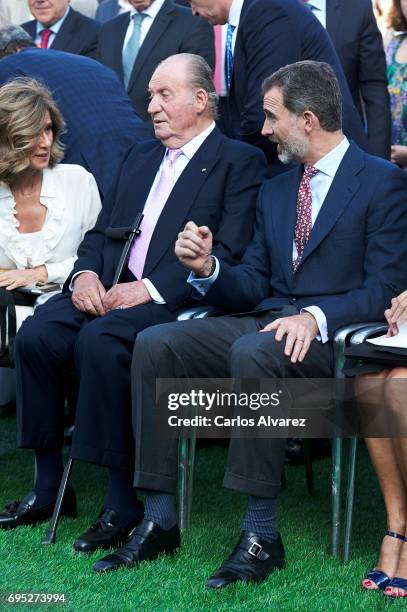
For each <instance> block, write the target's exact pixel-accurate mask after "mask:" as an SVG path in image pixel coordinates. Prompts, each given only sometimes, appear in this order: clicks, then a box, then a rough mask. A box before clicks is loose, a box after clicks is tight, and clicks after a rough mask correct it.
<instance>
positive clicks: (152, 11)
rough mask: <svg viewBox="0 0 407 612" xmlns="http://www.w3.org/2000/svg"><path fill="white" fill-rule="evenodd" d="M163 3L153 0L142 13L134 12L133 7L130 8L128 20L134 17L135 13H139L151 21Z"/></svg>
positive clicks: (162, 1)
mask: <svg viewBox="0 0 407 612" xmlns="http://www.w3.org/2000/svg"><path fill="white" fill-rule="evenodd" d="M164 2H165V0H154V2H152V3H151V4H150V6H149V7H148V8H146V9H145V10H144V11H136V9H135V8H134V6H132V7H131V9H130V18H131V17H133V15H136V14H137V13H141V14H142V15H147V16H148V17H150V18H151V19H155V18H156V17H157V13H158V12H159V11H160V8H161V7H162V5H163V4H164Z"/></svg>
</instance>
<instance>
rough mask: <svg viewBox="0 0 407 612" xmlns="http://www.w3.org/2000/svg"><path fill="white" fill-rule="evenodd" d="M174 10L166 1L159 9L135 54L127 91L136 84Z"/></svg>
mask: <svg viewBox="0 0 407 612" xmlns="http://www.w3.org/2000/svg"><path fill="white" fill-rule="evenodd" d="M174 11H175V7H173V6H171V3H170V2H168V1H167V2H165V3H164V4H163V6H162V7H161V9H160V10H159V12H158V14H157V16H156V18H155V19H154V21H153V23H152V25H151V27H150V29H149V31H148V33H147V36H146V37H145V39H144V41H143V44H142V45H141V47H140V50H139V52H138V54H137V57H136V61H135V62H134V66H133V70H132V73H131V76H130V81H129V86H128V91H131V89H132V87H133V86H134V85H135V84H136V80H137V77H138V75H139V73H140V71H141V69H142V67H143V65H144V62H145V61H146V59H147V58H148V57H149V56H150V55H151V52H152V50H153V48H154V47H155V45H156V44H157V43H158V42H159V40H160V38H161V36H162V35H163V34H164V32H165V30H166V29H167V27H168V25H169V23H170V22H171V20H172V13H174Z"/></svg>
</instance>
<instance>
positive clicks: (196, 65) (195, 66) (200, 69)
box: [159, 53, 219, 119]
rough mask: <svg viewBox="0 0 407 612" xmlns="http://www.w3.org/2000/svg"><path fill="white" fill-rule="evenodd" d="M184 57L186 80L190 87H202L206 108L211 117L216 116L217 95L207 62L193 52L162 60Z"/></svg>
mask: <svg viewBox="0 0 407 612" xmlns="http://www.w3.org/2000/svg"><path fill="white" fill-rule="evenodd" d="M175 58H176V59H184V58H185V60H186V61H187V62H188V68H189V70H188V81H189V83H190V85H191V88H192V89H203V90H204V91H206V93H207V94H208V109H209V110H210V112H211V114H212V117H213V118H214V119H216V118H217V115H218V102H219V97H218V94H217V93H216V89H215V84H214V82H213V70H212V68H211V67H210V66H209V64H208V62H207V61H206V60H205V59H204V58H203V57H201V56H200V55H196V54H195V53H178V54H177V55H172V56H170V57H167V59H165V60H163V61H162V62H161V63H160V64H159V66H161V64H164V63H165V62H166V61H167V60H172V59H175Z"/></svg>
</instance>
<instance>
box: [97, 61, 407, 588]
mask: <svg viewBox="0 0 407 612" xmlns="http://www.w3.org/2000/svg"><path fill="white" fill-rule="evenodd" d="M263 94H264V113H265V122H264V127H263V135H264V136H265V137H268V138H270V139H272V140H273V141H274V142H275V143H277V150H278V155H279V157H280V159H281V160H282V162H283V163H291V162H295V163H300V164H301V165H300V166H297V167H296V168H294V169H293V170H291V171H290V172H287V173H284V174H283V175H280V176H278V177H275V178H274V179H272V180H271V181H267V182H266V183H264V185H263V187H262V189H261V191H260V194H259V198H258V205H257V209H258V214H257V221H256V225H255V230H254V236H253V239H252V241H251V243H250V245H249V247H248V248H247V250H246V252H245V255H244V257H243V260H242V263H241V264H239V265H237V266H230V265H229V264H228V263H226V262H223V261H222V260H220V259H219V258H217V257H214V256H213V253H212V236H211V232H210V231H209V230H208V228H206V227H197V225H196V224H195V223H192V222H190V223H188V224H187V226H186V227H185V229H184V231H183V232H181V234H180V235H179V238H178V241H177V244H176V253H177V255H178V257H179V259H180V261H181V262H182V263H183V264H184V265H185V266H186V267H187V268H189V269H190V270H191V271H192V275H191V277H190V279H189V283H190V284H191V285H192V286H194V287H195V289H196V291H197V294H198V295H205V299H206V300H207V301H208V302H209V303H210V304H213V305H215V306H217V307H221V308H223V309H225V310H226V312H228V311H229V312H233V313H239V312H240V313H241V314H240V315H239V316H234V317H231V316H224V317H218V318H208V319H201V320H198V319H195V320H190V321H184V322H182V323H170V324H167V325H158V326H156V327H151V328H150V329H147V330H145V331H144V332H143V333H141V334H139V336H138V338H137V340H136V344H135V349H134V355H133V365H132V384H133V385H134V386H133V393H132V395H133V416H134V433H135V443H136V448H137V454H136V459H135V477H134V485H135V487H139V488H140V489H143V490H147V491H149V493H150V494H147V497H146V507H147V508H149V515H148V517H147V518H149V519H150V524H148V526H147V525H146V521H143V523H141V525H140V526H139V527H137V528H136V530H135V532H134V536H133V539H132V540H131V541H130V542H129V544H128V545H126V546H124V547H123V548H121V549H119V550H118V551H116V552H115V553H112V554H111V555H108V556H107V557H106V558H105V559H103V560H101V561H99V562H98V564H97V567H96V569H98V570H99V571H108V570H112V569H116V568H118V567H123V566H131V565H136V564H137V563H138V562H139V561H141V560H144V559H149V558H153V557H154V555H155V554H157V551H161V552H165V551H168V550H171V546H170V544H169V542H171V537H172V538H173V536H171V534H173V533H174V532H176V529H177V526H176V524H177V521H176V513H175V510H174V493H175V491H176V487H177V484H176V483H177V440H176V439H172V440H171V439H168V438H169V436H165V434H164V435H163V432H162V431H160V430H159V429H158V428H157V417H158V409H157V407H156V395H155V392H156V390H155V381H156V379H157V378H169V379H174V378H186V377H187V378H205V377H209V378H227V377H232V378H234V379H237V380H241V379H250V380H252V381H255V380H256V379H261V378H267V379H274V380H276V381H278V379H282V378H284V379H285V378H303V379H304V382H306V379H307V378H325V377H326V378H332V377H333V376H334V370H333V345H332V338H333V336H334V333H335V330H337V329H338V328H339V327H341V326H343V325H348V324H351V323H358V322H362V321H375V320H380V319H381V318H382V316H383V309H384V308H385V307H386V304H389V302H390V300H391V298H392V297H393V296H395V295H396V294H397V292H398V291H399V290H401V289H402V288H404V287H405V286H406V284H407V243H406V239H405V236H406V231H407V177H406V175H405V173H404V172H402V171H401V170H400V169H399V168H397V167H395V166H394V165H393V164H391V163H390V162H388V161H385V160H383V159H380V158H378V157H372V156H370V155H368V154H366V153H364V152H363V151H362V150H361V149H360V148H359V147H358V146H357V145H356V144H355V143H349V141H348V139H347V138H346V137H345V136H344V134H343V132H342V129H341V95H340V89H339V86H338V81H337V79H336V77H335V73H334V72H333V70H332V68H331V67H330V66H329V65H328V64H325V63H321V62H313V61H303V62H298V63H295V64H292V65H289V66H285V67H284V68H281V69H280V70H278V71H277V72H276V73H275V74H273V75H272V76H270V77H269V78H267V79H266V80H265V82H264V85H263ZM338 253H340V258H339V259H338ZM248 311H252V312H251V313H248ZM259 332H260V333H259ZM278 384H284V383H278ZM310 386H311V388H312V385H310ZM278 388H279V387H277V389H278ZM256 390H258V389H256ZM273 412H274V414H275V410H273V407H272V405H270V406H269V407H267V410H266V411H262V413H261V414H262V415H266V416H267V415H271V416H273ZM200 414H202V412H198V415H200ZM205 414H207V413H205ZM235 416H236V415H235ZM239 433H240V434H241V437H236V438H232V439H231V440H230V446H229V453H228V459H227V466H226V473H225V478H224V485H225V486H226V487H228V488H230V489H234V490H236V491H240V492H241V493H245V494H247V495H248V496H249V503H248V510H247V513H246V515H245V518H244V522H243V526H242V533H241V536H240V540H239V543H238V545H237V546H236V548H235V549H234V550H233V552H232V554H231V555H230V557H229V558H228V559H227V560H226V561H225V562H224V563H223V564H222V566H221V567H220V568H219V570H218V571H217V572H216V573H215V574H214V575H213V576H212V577H211V578H210V579H209V581H208V583H207V586H208V587H209V588H222V587H225V586H227V585H229V584H230V583H232V582H236V581H244V582H249V581H254V582H257V581H260V580H263V579H264V578H266V577H267V576H268V574H269V573H270V572H271V571H272V570H273V569H274V568H276V567H278V568H280V567H282V566H283V563H284V548H283V544H282V541H281V537H280V535H279V534H278V532H277V530H276V524H275V515H276V501H277V495H278V492H279V489H280V479H281V469H282V465H283V460H284V448H285V440H284V439H279V438H264V437H254V438H245V437H244V433H243V431H242V430H241V431H240V432H239ZM152 516H153V517H155V518H154V519H151V517H152ZM151 521H152V523H153V524H152V523H151ZM147 528H148V531H149V533H150V534H154V536H155V538H154V539H153V538H152V537H151V538H144V539H143V538H142V537H141V535H142V534H143V532H145V531H147Z"/></svg>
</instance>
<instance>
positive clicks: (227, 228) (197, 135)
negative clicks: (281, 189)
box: [0, 54, 266, 552]
mask: <svg viewBox="0 0 407 612" xmlns="http://www.w3.org/2000/svg"><path fill="white" fill-rule="evenodd" d="M149 91H150V96H151V101H150V107H149V111H150V114H151V116H152V120H153V124H154V129H155V132H156V136H157V138H158V140H151V141H148V142H146V143H144V144H141V145H136V146H135V147H133V148H132V149H131V150H130V151H129V153H128V155H127V156H126V159H125V160H124V162H123V165H122V167H121V169H120V172H119V174H118V176H117V178H116V181H115V186H114V189H112V190H111V191H110V194H109V195H108V197H107V198H106V199H105V202H104V206H103V209H102V212H101V214H100V216H99V218H98V221H97V223H96V226H95V228H94V229H93V230H91V231H90V232H88V233H87V235H86V237H85V239H84V241H83V242H82V244H81V246H80V247H79V251H78V259H77V261H76V263H75V266H74V270H73V272H72V275H71V277H70V279H69V280H68V281H67V285H70V287H72V293H71V291H70V290H68V287H67V286H66V287H65V291H64V293H63V294H62V295H59V296H57V297H56V298H55V299H51V300H50V301H49V302H47V305H44V307H42V308H40V309H39V310H38V311H36V314H35V315H34V316H33V317H32V318H31V319H30V321H28V322H27V323H25V324H23V326H22V327H21V329H20V331H19V340H18V341H17V344H16V373H17V381H18V382H17V388H18V389H20V390H21V393H20V392H18V395H17V411H18V414H19V415H20V416H19V423H20V428H19V431H20V434H19V443H20V445H21V446H23V447H27V448H34V449H35V451H36V460H37V480H36V484H35V488H34V492H32V493H30V494H29V497H28V499H27V498H26V500H25V501H26V502H27V503H28V504H29V506H30V508H29V512H28V515H27V513H24V515H23V516H22V517H20V516H19V515H18V512H17V516H14V515H12V516H9V515H7V513H4V514H2V515H0V527H2V526H3V527H4V526H11V527H16V526H18V525H20V524H21V521H23V522H26V521H27V520H28V521H30V518H31V519H33V518H34V517H36V516H38V512H40V513H41V517H42V518H45V515H46V514H47V513H48V515H49V514H50V512H51V511H52V505H53V503H54V502H55V499H56V493H57V490H58V485H59V481H60V478H61V475H62V443H63V427H62V420H61V417H62V414H63V406H64V394H63V386H64V371H65V370H66V368H68V367H70V368H73V367H74V365H75V366H76V370H77V374H78V379H79V391H78V400H77V407H76V421H75V431H74V437H73V441H72V450H71V453H72V457H75V458H77V459H82V460H84V461H90V462H93V463H96V464H99V465H103V466H106V467H108V468H109V476H110V478H109V484H108V490H107V493H106V497H105V501H104V504H103V509H102V512H101V514H100V516H99V518H98V520H97V521H96V523H95V524H94V525H93V526H92V527H91V528H90V529H89V530H88V531H86V532H85V533H83V534H82V535H81V536H80V537H79V538H78V539H77V540H76V542H75V545H74V546H75V550H77V551H78V552H91V551H94V550H96V549H97V548H110V547H111V546H117V545H118V544H119V543H121V542H123V541H124V540H125V539H126V538H127V536H128V534H129V532H130V531H131V529H132V528H133V527H134V525H135V524H136V523H137V522H138V520H139V518H140V514H142V506H141V503H140V502H137V501H136V499H135V496H134V493H133V488H132V481H133V462H134V440H133V436H132V427H131V398H130V365H131V357H132V352H133V346H134V340H135V338H136V336H137V333H138V332H140V331H141V330H143V329H144V328H145V327H149V326H150V325H154V324H156V323H160V322H166V321H173V320H175V319H176V317H177V314H178V313H179V312H180V311H181V310H182V309H183V308H184V307H185V306H187V305H190V304H191V303H192V301H193V299H192V290H191V288H190V287H189V286H188V285H187V283H186V279H187V276H188V273H187V271H186V270H185V268H184V267H183V266H182V265H181V264H180V263H179V261H178V260H177V258H176V256H175V253H174V242H175V239H176V237H177V235H178V232H180V231H181V230H182V228H183V227H184V225H185V223H186V221H187V219H190V218H191V219H194V220H195V222H196V223H197V224H198V225H207V226H209V227H210V228H211V230H212V231H213V233H214V235H215V245H216V246H215V252H216V253H217V254H218V256H219V257H220V258H222V259H224V260H226V261H228V262H229V263H230V264H231V265H233V264H234V263H236V262H237V261H238V260H239V259H240V257H241V255H242V254H243V251H244V249H245V246H246V245H247V243H248V241H249V239H250V236H251V232H252V224H253V220H254V209H255V201H256V196H257V192H258V189H259V187H260V185H261V183H262V181H263V180H264V178H265V177H266V163H265V160H264V156H263V155H262V154H261V152H259V151H258V150H257V149H255V148H254V147H250V146H248V145H246V144H244V143H238V142H235V141H232V140H229V139H228V138H226V137H225V136H223V135H222V134H221V132H220V131H219V130H218V129H217V128H216V126H215V123H214V120H213V119H214V116H215V114H216V103H217V96H216V94H215V89H214V85H213V82H212V75H211V69H210V67H209V66H208V64H207V63H206V62H205V60H204V59H203V58H201V57H200V56H197V55H191V54H180V55H176V56H173V57H171V58H169V59H167V60H166V61H164V62H163V63H162V64H161V65H160V66H159V67H158V68H157V70H156V71H155V73H154V75H153V76H152V78H151V81H150V85H149ZM141 211H144V218H143V221H142V223H141V234H140V236H138V237H137V238H136V239H135V242H134V245H133V248H132V250H131V252H130V256H129V259H128V262H127V264H126V266H125V269H124V273H123V275H122V277H121V279H120V282H119V284H117V285H115V286H113V287H112V283H113V279H114V275H115V270H116V267H117V265H118V262H119V260H120V256H121V253H122V250H123V246H124V242H125V237H124V236H123V235H122V233H121V234H120V232H119V234H120V235H119V236H117V234H118V232H117V231H116V232H115V236H116V238H115V237H114V236H113V235H112V234H111V233H109V232H106V230H107V229H108V228H109V227H110V228H123V227H125V226H132V225H133V223H134V219H135V217H136V215H137V214H138V213H139V212H141ZM34 355H36V356H35V357H34ZM69 499H71V501H72V493H71V494H70V496H68V500H69ZM67 503H68V502H67ZM22 507H23V508H26V506H25V505H24V504H23V505H22ZM177 538H178V539H177V542H178V543H179V534H178V536H177Z"/></svg>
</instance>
